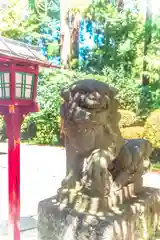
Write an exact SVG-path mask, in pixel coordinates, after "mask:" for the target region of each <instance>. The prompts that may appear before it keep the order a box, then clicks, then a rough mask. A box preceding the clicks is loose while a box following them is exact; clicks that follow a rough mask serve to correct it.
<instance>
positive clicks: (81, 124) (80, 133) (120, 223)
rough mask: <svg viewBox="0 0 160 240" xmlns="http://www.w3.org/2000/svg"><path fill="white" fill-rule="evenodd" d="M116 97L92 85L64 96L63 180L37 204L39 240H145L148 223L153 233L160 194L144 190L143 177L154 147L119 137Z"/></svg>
mask: <svg viewBox="0 0 160 240" xmlns="http://www.w3.org/2000/svg"><path fill="white" fill-rule="evenodd" d="M116 94H117V91H116V90H115V89H114V88H112V87H110V86H108V85H107V84H105V83H103V82H99V81H95V80H83V81H78V82H75V83H74V84H72V85H71V86H70V87H69V88H68V89H65V90H63V91H62V94H61V96H62V98H63V99H64V103H63V105H62V106H61V117H62V118H63V121H62V122H63V123H64V134H65V138H66V140H65V141H66V144H65V146H66V157H67V176H66V178H65V179H64V180H63V182H62V186H61V188H60V189H59V190H58V192H57V196H56V197H55V198H54V199H48V200H46V201H43V202H41V203H40V205H39V233H40V240H51V239H52V240H89V239H90V240H105V239H106V240H107V239H110V240H114V239H117V240H121V239H122V240H134V239H135V240H138V239H141V235H143V239H145V238H144V237H145V236H144V233H143V234H141V232H145V231H148V227H146V223H147V224H148V222H149V224H150V226H149V228H151V229H152V231H155V226H157V221H158V220H157V214H159V209H158V195H159V193H158V192H157V191H156V190H153V189H152V190H151V189H147V188H142V178H141V177H142V175H143V173H144V171H145V168H147V166H148V167H149V156H150V154H151V152H152V146H151V144H150V143H149V142H148V141H146V140H144V139H132V140H124V139H123V138H122V136H121V133H120V129H119V120H120V114H119V112H118V105H119V104H118V101H117V99H116ZM144 163H145V164H144ZM137 194H138V195H137ZM141 220H143V224H140V222H141ZM153 220H154V221H153ZM151 222H155V226H151ZM142 226H143V227H142ZM137 227H140V229H139V230H137V231H136V229H137ZM146 229H147V230H146ZM146 239H148V238H146Z"/></svg>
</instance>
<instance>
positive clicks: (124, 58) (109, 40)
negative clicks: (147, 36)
mask: <svg viewBox="0 0 160 240" xmlns="http://www.w3.org/2000/svg"><path fill="white" fill-rule="evenodd" d="M85 16H86V17H87V18H88V19H90V20H93V21H95V22H96V25H97V28H98V29H96V31H98V30H101V31H102V32H103V33H104V44H103V45H102V46H96V47H95V48H94V51H93V54H91V55H90V56H88V59H87V60H88V62H89V63H88V67H89V68H90V69H91V68H92V69H93V71H101V70H103V68H104V67H105V66H107V67H110V68H112V69H114V70H116V69H118V68H123V70H124V71H125V72H126V73H128V72H129V73H131V72H132V71H133V67H134V66H135V65H136V64H137V62H136V60H137V57H138V54H139V49H141V50H142V51H143V46H142V44H141V42H142V40H143V35H144V29H143V21H144V19H143V17H142V16H141V15H140V14H136V13H134V12H131V11H129V10H126V11H121V12H119V11H118V10H117V8H116V7H114V6H113V5H112V4H107V3H106V1H105V0H103V1H95V2H94V3H92V4H91V5H90V6H89V8H88V9H87V10H86V12H85Z"/></svg>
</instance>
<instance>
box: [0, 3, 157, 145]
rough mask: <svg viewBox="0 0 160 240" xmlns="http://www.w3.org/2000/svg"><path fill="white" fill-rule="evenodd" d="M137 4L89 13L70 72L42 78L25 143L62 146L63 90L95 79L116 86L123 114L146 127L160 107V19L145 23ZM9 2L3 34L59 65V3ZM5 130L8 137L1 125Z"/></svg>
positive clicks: (97, 6) (25, 127)
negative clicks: (36, 110)
mask: <svg viewBox="0 0 160 240" xmlns="http://www.w3.org/2000/svg"><path fill="white" fill-rule="evenodd" d="M133 2H134V3H136V4H133V6H132V8H131V9H124V8H123V7H117V6H119V5H117V2H116V1H115V4H111V3H108V4H107V3H106V1H104V0H101V1H96V2H95V3H94V4H92V5H91V6H89V7H88V9H86V10H85V11H84V14H83V19H82V21H81V26H80V38H79V46H80V51H79V58H78V59H73V60H72V64H71V69H68V70H63V71H61V70H44V71H42V72H41V73H40V75H39V84H38V101H39V102H40V105H41V111H40V112H39V113H35V114H32V115H30V116H28V117H27V118H26V119H25V122H24V124H23V126H22V139H24V140H26V139H28V141H31V142H34V143H38V144H58V143H59V133H60V130H59V127H60V117H59V107H60V102H61V99H60V90H61V89H62V88H63V87H65V86H67V85H69V84H70V83H71V82H73V81H75V80H76V79H78V78H81V79H84V78H94V79H97V80H101V81H104V82H106V83H108V84H111V85H112V86H115V87H116V88H117V89H118V90H119V94H118V99H119V101H120V107H121V109H125V110H130V111H133V112H134V113H135V115H136V121H135V123H134V125H137V126H144V125H145V122H146V119H147V118H148V116H149V115H150V113H151V112H153V111H154V110H155V109H159V108H160V100H159V93H160V90H159V89H160V44H159V43H160V14H159V15H158V14H157V15H154V16H151V17H150V18H149V19H148V20H146V18H145V15H144V14H142V12H141V11H140V10H139V6H138V3H137V1H136V0H135V1H133ZM8 3H9V5H8V8H7V9H4V11H2V12H1V15H0V20H1V24H0V33H1V35H2V36H5V37H8V38H13V39H16V40H21V41H24V42H27V43H30V44H35V45H39V46H40V47H41V51H42V54H43V55H45V56H46V57H47V58H48V60H49V61H51V62H53V63H56V64H59V63H60V49H59V44H60V8H59V2H58V0H39V1H36V0H35V1H34V0H29V4H28V1H26V6H25V7H24V2H23V4H22V1H20V0H8ZM22 13H23V14H22ZM146 39H149V40H150V41H146ZM146 43H147V52H145V54H144V46H145V44H146ZM144 62H145V63H146V68H145V72H144ZM144 73H145V74H146V75H147V76H149V83H148V84H147V85H143V84H142V75H143V74H144ZM0 126H1V135H2V136H3V135H5V127H4V122H3V121H2V120H1V122H0ZM132 127H133V126H132ZM141 132H142V131H141ZM145 132H146V127H145Z"/></svg>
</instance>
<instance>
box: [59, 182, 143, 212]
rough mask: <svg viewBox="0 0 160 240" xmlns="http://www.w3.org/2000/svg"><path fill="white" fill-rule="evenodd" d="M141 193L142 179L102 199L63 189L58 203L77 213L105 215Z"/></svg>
mask: <svg viewBox="0 0 160 240" xmlns="http://www.w3.org/2000/svg"><path fill="white" fill-rule="evenodd" d="M142 191H143V181H142V178H139V179H137V181H136V182H135V183H130V184H128V185H127V186H124V187H123V188H122V189H120V190H118V191H115V192H111V193H110V194H109V195H108V196H107V197H105V198H104V199H102V198H98V197H97V198H96V197H89V196H88V195H85V194H82V193H81V192H76V190H75V189H71V190H68V189H63V190H62V192H61V193H60V195H59V196H58V201H59V202H61V203H62V204H64V205H66V206H68V208H71V209H74V210H76V211H78V212H88V213H90V214H97V213H98V214H101V215H102V213H103V214H105V213H106V212H108V211H109V210H110V209H112V208H115V207H116V206H117V205H120V204H123V203H124V201H125V200H128V199H130V198H131V197H134V196H135V195H136V194H138V193H140V192H142Z"/></svg>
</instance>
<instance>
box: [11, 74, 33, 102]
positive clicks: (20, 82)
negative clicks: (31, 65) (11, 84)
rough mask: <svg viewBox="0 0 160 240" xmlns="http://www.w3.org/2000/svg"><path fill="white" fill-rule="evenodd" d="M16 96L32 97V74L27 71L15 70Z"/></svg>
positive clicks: (21, 97)
mask: <svg viewBox="0 0 160 240" xmlns="http://www.w3.org/2000/svg"><path fill="white" fill-rule="evenodd" d="M15 84H16V86H15V88H16V98H20V99H26V100H29V99H32V98H33V88H34V75H33V74H28V73H23V72H22V73H21V72H16V80H15Z"/></svg>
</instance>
